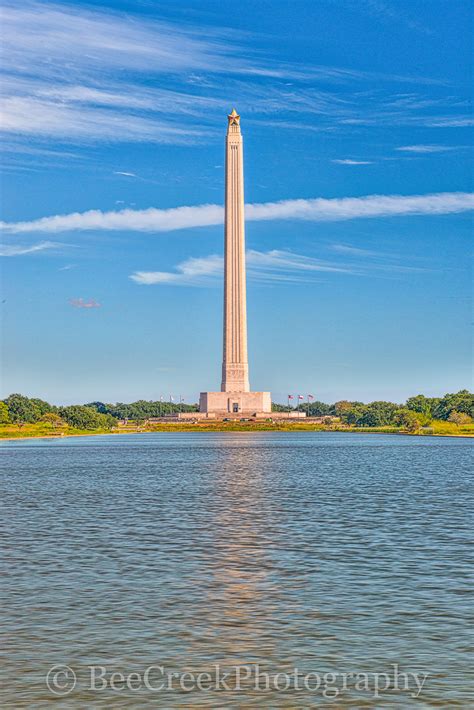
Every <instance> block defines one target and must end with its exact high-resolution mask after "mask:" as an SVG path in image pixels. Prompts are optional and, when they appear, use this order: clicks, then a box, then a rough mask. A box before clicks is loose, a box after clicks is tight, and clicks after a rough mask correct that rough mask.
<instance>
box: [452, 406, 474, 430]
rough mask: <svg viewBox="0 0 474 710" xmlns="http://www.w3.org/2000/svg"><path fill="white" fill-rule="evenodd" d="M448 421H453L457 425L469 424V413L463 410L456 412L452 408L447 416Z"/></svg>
mask: <svg viewBox="0 0 474 710" xmlns="http://www.w3.org/2000/svg"><path fill="white" fill-rule="evenodd" d="M448 422H453V423H454V424H457V425H458V426H462V425H463V424H471V423H472V417H470V416H469V414H465V413H464V412H457V411H456V410H455V409H453V410H452V412H451V413H450V415H449V417H448Z"/></svg>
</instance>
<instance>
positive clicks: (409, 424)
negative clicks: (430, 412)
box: [394, 407, 425, 431]
mask: <svg viewBox="0 0 474 710" xmlns="http://www.w3.org/2000/svg"><path fill="white" fill-rule="evenodd" d="M424 416H425V415H424V414H423V413H422V412H421V413H420V412H415V411H414V410H413V409H408V408H407V407H401V408H400V409H398V410H397V411H396V412H395V415H394V423H395V424H397V425H398V426H401V427H403V428H404V429H407V431H417V430H418V429H419V428H420V425H421V419H422V418H423V417H424Z"/></svg>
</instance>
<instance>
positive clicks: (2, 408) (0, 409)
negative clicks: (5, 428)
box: [0, 402, 10, 424]
mask: <svg viewBox="0 0 474 710" xmlns="http://www.w3.org/2000/svg"><path fill="white" fill-rule="evenodd" d="M0 424H10V414H9V412H8V407H7V405H6V404H5V402H0Z"/></svg>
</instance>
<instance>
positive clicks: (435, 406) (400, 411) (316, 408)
mask: <svg viewBox="0 0 474 710" xmlns="http://www.w3.org/2000/svg"><path fill="white" fill-rule="evenodd" d="M273 407H274V408H275V409H276V408H278V411H291V410H293V411H294V410H296V411H300V412H306V414H307V416H309V417H325V416H334V417H339V418H340V420H341V421H342V422H343V423H345V424H349V425H353V426H358V427H379V426H403V427H405V428H408V429H416V428H418V427H419V426H426V425H428V424H429V423H430V422H431V421H432V420H433V419H438V420H441V421H451V422H454V423H455V424H469V423H471V422H472V420H473V418H474V395H473V394H472V393H471V392H469V391H468V390H460V391H459V392H456V393H450V394H445V395H444V397H425V395H423V394H417V395H416V396H414V397H409V398H408V399H407V401H406V402H405V403H404V404H395V403H394V402H385V401H383V400H380V401H375V402H370V403H369V404H364V402H350V401H348V400H340V401H339V402H335V403H334V404H326V403H325V402H318V401H315V402H310V403H304V404H300V405H298V406H297V407H294V408H293V407H287V406H285V405H273Z"/></svg>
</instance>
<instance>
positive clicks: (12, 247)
mask: <svg viewBox="0 0 474 710" xmlns="http://www.w3.org/2000/svg"><path fill="white" fill-rule="evenodd" d="M63 246H64V245H63V244H60V243H58V242H39V243H38V244H32V245H30V246H23V245H18V244H2V245H0V256H23V255H24V254H35V253H37V252H40V251H44V250H45V249H54V248H57V247H63Z"/></svg>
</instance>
